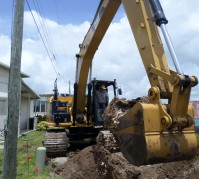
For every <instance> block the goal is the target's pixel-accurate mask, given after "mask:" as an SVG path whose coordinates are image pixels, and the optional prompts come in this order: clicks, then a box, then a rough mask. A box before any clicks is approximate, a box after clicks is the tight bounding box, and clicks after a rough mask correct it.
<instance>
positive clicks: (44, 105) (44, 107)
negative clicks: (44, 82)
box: [40, 101, 46, 112]
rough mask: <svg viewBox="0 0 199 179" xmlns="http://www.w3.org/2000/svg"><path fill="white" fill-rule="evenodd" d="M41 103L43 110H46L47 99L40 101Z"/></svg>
mask: <svg viewBox="0 0 199 179" xmlns="http://www.w3.org/2000/svg"><path fill="white" fill-rule="evenodd" d="M40 102H41V103H40V105H41V112H46V102H45V101H40Z"/></svg>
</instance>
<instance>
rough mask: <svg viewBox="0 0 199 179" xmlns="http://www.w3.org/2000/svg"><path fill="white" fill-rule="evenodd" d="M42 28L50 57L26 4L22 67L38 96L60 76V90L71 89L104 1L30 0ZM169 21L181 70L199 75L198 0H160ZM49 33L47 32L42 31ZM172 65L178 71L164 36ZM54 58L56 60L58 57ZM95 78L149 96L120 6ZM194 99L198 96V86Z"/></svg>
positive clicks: (2, 49)
mask: <svg viewBox="0 0 199 179" xmlns="http://www.w3.org/2000/svg"><path fill="white" fill-rule="evenodd" d="M28 2H29V5H30V7H31V9H32V13H33V15H34V17H35V20H36V22H37V24H38V27H39V29H40V32H41V34H42V36H43V38H44V41H45V39H47V42H46V46H47V47H48V52H49V55H48V53H47V51H46V49H45V46H44V45H43V43H42V39H41V37H40V35H39V33H38V30H37V28H36V25H35V23H34V20H33V18H32V15H31V12H30V10H29V8H28V6H27V3H25V12H24V33H23V49H22V64H21V71H22V72H24V73H26V74H28V75H29V76H30V78H27V79H24V81H25V82H26V83H27V84H28V85H29V86H30V87H31V88H32V89H33V90H34V91H35V92H36V93H38V94H46V93H52V92H53V86H54V81H55V79H56V78H57V77H58V89H59V92H60V93H68V92H69V81H70V82H71V90H72V89H73V83H74V79H75V65H76V58H75V54H77V53H79V44H80V43H82V42H83V39H84V36H85V35H86V33H87V31H88V29H89V27H90V24H91V23H92V20H93V18H94V15H95V12H96V10H97V7H98V5H99V2H100V0H95V1H93V0H86V1H82V0H73V1H64V0H50V1H49V0H42V1H38V0H28ZM160 2H161V3H162V6H163V9H164V11H165V14H166V17H167V19H168V20H169V23H168V25H167V29H168V31H169V34H170V36H171V39H172V42H173V45H174V48H175V50H176V54H177V57H178V59H179V62H180V65H181V68H182V69H183V71H184V73H185V74H187V75H194V76H198V77H199V57H198V51H199V21H198V19H199V13H198V7H199V1H196V0H189V1H187V0H180V1H175V3H174V1H173V0H164V1H163V0H160ZM0 4H1V5H0V62H2V63H5V64H7V65H9V64H10V46H11V35H10V34H11V27H12V25H11V24H12V9H13V0H6V1H3V0H1V1H0ZM43 31H45V33H43ZM162 41H163V44H164V47H165V52H166V57H167V60H168V64H169V67H170V68H171V69H172V70H175V68H174V66H173V64H172V61H171V57H170V55H169V53H168V50H167V48H166V45H165V42H164V39H162ZM54 57H55V58H54ZM92 76H93V78H94V77H95V78H97V79H99V80H113V79H116V80H117V84H118V86H120V87H121V88H122V91H123V95H122V96H121V97H124V98H127V99H132V98H136V97H139V96H145V95H147V92H148V89H149V88H150V84H149V82H148V78H147V76H146V72H145V69H144V66H143V64H142V61H141V58H140V55H139V53H138V50H137V46H136V44H135V41H134V37H133V34H132V32H131V29H130V26H129V23H128V20H127V18H126V15H125V12H124V9H123V7H122V6H121V7H120V8H119V10H118V12H117V14H116V16H115V18H114V20H113V22H112V23H111V25H110V27H109V29H108V31H107V33H106V35H105V37H104V39H103V41H102V43H101V44H100V46H99V48H98V50H97V52H96V54H95V56H94V59H93V73H92ZM191 100H199V87H198V86H197V87H194V88H193V90H192V93H191Z"/></svg>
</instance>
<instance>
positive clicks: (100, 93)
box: [96, 85, 109, 109]
mask: <svg viewBox="0 0 199 179" xmlns="http://www.w3.org/2000/svg"><path fill="white" fill-rule="evenodd" d="M108 100H109V97H108V93H107V89H106V87H105V85H101V86H100V87H99V89H98V90H97V91H96V103H97V108H98V109H105V108H106V107H107V105H108Z"/></svg>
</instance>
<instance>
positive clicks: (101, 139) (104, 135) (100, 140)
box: [96, 130, 120, 153]
mask: <svg viewBox="0 0 199 179" xmlns="http://www.w3.org/2000/svg"><path fill="white" fill-rule="evenodd" d="M96 142H97V144H99V145H101V146H103V147H104V148H105V149H107V150H108V151H110V152H111V153H115V152H119V151H120V149H119V147H118V145H117V142H116V140H115V137H114V136H113V134H112V133H111V132H110V131H109V130H103V131H100V132H99V134H98V136H97V139H96Z"/></svg>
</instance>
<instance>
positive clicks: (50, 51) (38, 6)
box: [26, 0, 64, 87]
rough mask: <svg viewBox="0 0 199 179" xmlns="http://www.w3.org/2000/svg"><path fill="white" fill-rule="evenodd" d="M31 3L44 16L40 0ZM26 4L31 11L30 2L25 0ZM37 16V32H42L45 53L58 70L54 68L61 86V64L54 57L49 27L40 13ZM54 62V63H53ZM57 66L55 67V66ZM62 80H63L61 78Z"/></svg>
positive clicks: (54, 52) (55, 54)
mask: <svg viewBox="0 0 199 179" xmlns="http://www.w3.org/2000/svg"><path fill="white" fill-rule="evenodd" d="M26 1H28V0H26ZM33 3H34V6H35V9H36V10H37V11H38V12H39V14H41V16H43V17H44V11H43V8H42V5H41V3H40V1H38V0H33ZM27 4H28V6H29V9H30V11H31V7H30V4H29V3H28V2H27ZM31 14H32V16H33V19H34V21H35V22H36V19H35V18H34V14H33V13H32V11H31ZM36 15H37V17H38V20H39V23H40V26H41V29H40V30H38V31H39V34H40V36H42V33H41V31H42V32H43V35H44V36H43V37H41V38H42V41H43V43H44V46H45V48H46V49H48V50H47V53H48V56H49V57H50V60H51V63H52V64H53V68H54V69H55V70H56V69H58V71H59V72H58V71H57V70H56V74H57V78H58V80H59V81H60V84H61V86H62V87H63V85H64V83H63V82H62V80H63V78H62V76H61V75H60V74H62V68H61V65H60V64H59V62H58V60H57V59H56V56H57V53H56V51H55V47H54V44H53V43H52V42H53V41H52V36H51V33H50V31H49V29H48V28H47V25H46V23H47V22H45V20H44V19H43V18H41V16H40V15H38V13H36ZM35 24H36V26H37V29H39V26H38V24H37V23H35ZM45 42H46V43H45ZM53 62H54V63H53ZM56 67H57V68H56ZM63 81H64V80H63Z"/></svg>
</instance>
